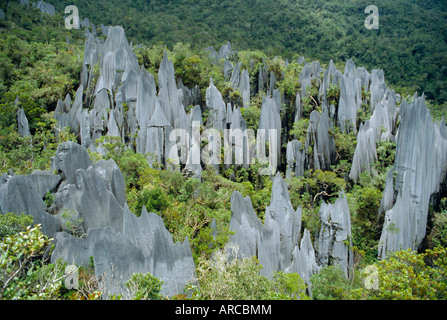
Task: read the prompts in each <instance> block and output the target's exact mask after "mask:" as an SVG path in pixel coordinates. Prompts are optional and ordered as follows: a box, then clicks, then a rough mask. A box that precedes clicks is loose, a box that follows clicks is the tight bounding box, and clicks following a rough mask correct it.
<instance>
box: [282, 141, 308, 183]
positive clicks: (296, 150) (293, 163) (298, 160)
mask: <svg viewBox="0 0 447 320" xmlns="http://www.w3.org/2000/svg"><path fill="white" fill-rule="evenodd" d="M286 156H287V171H286V178H287V179H288V178H291V177H301V176H303V175H304V162H305V154H304V148H303V147H302V143H301V141H298V140H293V141H290V142H288V143H287V151H286Z"/></svg>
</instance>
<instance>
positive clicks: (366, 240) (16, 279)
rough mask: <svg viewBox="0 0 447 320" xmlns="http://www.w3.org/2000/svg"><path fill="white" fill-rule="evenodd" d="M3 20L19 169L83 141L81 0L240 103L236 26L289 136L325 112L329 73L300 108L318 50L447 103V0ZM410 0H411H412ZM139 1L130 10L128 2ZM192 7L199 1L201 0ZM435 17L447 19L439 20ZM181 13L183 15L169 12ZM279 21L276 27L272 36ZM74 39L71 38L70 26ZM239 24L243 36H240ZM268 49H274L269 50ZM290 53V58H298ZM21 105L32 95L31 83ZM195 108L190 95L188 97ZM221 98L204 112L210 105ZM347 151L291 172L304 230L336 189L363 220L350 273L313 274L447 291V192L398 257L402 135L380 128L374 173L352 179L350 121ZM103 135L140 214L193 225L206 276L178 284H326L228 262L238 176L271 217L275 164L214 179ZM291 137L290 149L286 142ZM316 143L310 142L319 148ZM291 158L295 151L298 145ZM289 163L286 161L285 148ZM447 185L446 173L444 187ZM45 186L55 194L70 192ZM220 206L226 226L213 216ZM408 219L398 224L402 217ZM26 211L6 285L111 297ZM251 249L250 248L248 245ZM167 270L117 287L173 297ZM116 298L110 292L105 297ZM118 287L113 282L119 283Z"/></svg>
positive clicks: (12, 223)
mask: <svg viewBox="0 0 447 320" xmlns="http://www.w3.org/2000/svg"><path fill="white" fill-rule="evenodd" d="M10 3H11V5H10V6H8V9H7V10H6V8H5V6H4V5H3V4H2V5H0V6H2V9H3V10H4V11H5V13H6V19H5V20H0V48H1V50H0V61H1V63H0V171H1V172H7V171H8V170H9V169H12V170H13V172H14V173H15V174H29V173H31V172H32V171H34V170H49V169H50V163H51V157H52V156H53V155H54V154H55V151H56V148H57V146H58V145H59V143H61V142H63V141H76V140H77V138H76V137H75V136H74V135H73V134H71V133H70V130H69V129H68V128H66V129H65V130H62V131H60V130H59V129H57V127H56V125H55V124H56V121H55V118H54V109H55V107H56V103H57V100H58V99H63V98H65V96H66V95H67V94H71V95H72V96H73V93H74V90H76V89H77V87H78V85H79V74H80V71H81V61H82V58H83V57H82V54H83V44H84V37H83V33H82V30H79V31H75V30H71V31H68V30H66V29H64V28H63V27H59V22H60V21H61V19H62V13H63V8H64V6H65V5H67V4H75V5H77V6H78V7H79V10H80V14H81V19H82V18H83V17H88V18H89V19H90V20H91V21H93V22H94V23H95V24H96V25H97V26H98V25H99V24H100V23H103V24H105V25H108V24H114V25H115V24H122V25H123V26H124V28H125V30H126V35H127V36H128V37H129V40H134V43H137V42H141V43H142V44H141V45H139V46H136V45H134V46H133V50H134V52H135V54H136V56H137V58H138V61H139V63H140V64H141V65H144V67H145V68H146V69H147V70H148V71H149V72H151V73H152V74H154V76H155V78H156V77H157V71H158V68H159V66H160V63H161V61H162V57H163V54H164V51H165V50H166V51H167V53H168V56H169V58H170V59H172V61H173V63H174V67H175V72H176V76H177V77H179V78H181V79H182V82H183V83H184V84H185V85H186V86H189V87H192V86H195V85H198V86H199V87H200V89H201V93H202V100H204V99H205V92H206V88H207V87H208V85H209V81H210V78H211V77H212V78H213V81H214V84H215V85H216V87H217V88H218V90H219V91H220V92H222V94H223V96H224V98H225V99H228V100H231V101H232V102H238V105H240V99H241V98H240V93H239V92H238V91H237V90H234V89H233V88H232V87H231V86H230V84H229V82H228V79H225V77H224V75H223V73H222V70H221V66H220V65H218V64H215V63H213V61H212V59H210V58H209V56H208V52H206V51H205V50H203V48H204V47H205V46H207V45H214V46H216V48H217V47H218V46H220V45H222V44H223V43H224V42H225V41H226V40H230V41H231V43H232V44H233V46H234V47H235V48H237V50H238V52H237V53H235V54H233V55H232V56H231V57H230V61H231V62H232V63H233V64H235V63H237V62H238V61H241V63H242V68H243V69H244V68H245V69H247V70H248V71H249V73H250V80H251V82H252V83H251V85H252V87H256V86H257V80H258V78H257V77H258V73H259V70H260V68H261V67H264V62H265V64H266V65H267V66H268V70H267V71H268V72H269V73H270V72H273V73H274V74H275V75H276V77H277V80H278V82H277V88H279V89H280V92H281V94H283V95H284V107H285V108H284V110H283V111H282V112H283V113H282V118H283V123H284V134H285V140H284V141H283V142H285V143H287V141H290V140H292V139H298V140H300V141H301V142H302V143H303V144H304V142H305V137H306V132H307V128H308V126H309V115H310V113H311V112H312V110H317V111H319V112H321V108H320V106H319V103H318V101H319V91H318V89H319V88H318V86H317V85H316V84H315V83H314V84H313V85H312V86H311V87H310V88H308V89H309V90H308V92H309V95H308V96H307V97H303V100H302V106H303V115H302V117H301V119H300V121H298V122H296V123H293V119H292V118H293V117H291V116H290V114H291V113H292V112H293V111H294V103H295V95H296V92H297V91H298V90H299V89H300V86H299V82H298V77H299V74H300V72H301V70H302V65H299V64H298V63H297V58H298V57H299V56H301V55H303V56H305V57H306V58H307V60H308V61H311V60H309V57H310V58H311V59H315V60H317V59H318V60H320V61H321V62H322V68H323V69H325V68H326V67H327V62H328V61H329V59H333V60H334V61H335V63H336V65H337V67H338V68H339V69H340V70H341V71H343V65H342V64H343V63H344V62H345V61H346V60H347V59H348V58H351V57H353V58H354V59H355V62H356V64H357V65H364V66H365V67H367V68H368V69H369V70H371V69H373V68H383V69H384V70H385V75H386V79H387V80H388V81H389V82H390V83H391V84H392V86H393V87H394V88H395V89H396V92H397V93H400V94H401V95H402V97H403V98H407V97H408V96H409V95H412V94H413V92H414V90H419V91H421V90H424V91H425V92H426V93H427V95H428V97H429V98H430V99H431V100H432V101H431V102H430V104H429V107H430V109H431V111H432V115H433V116H434V117H436V118H441V117H442V116H445V115H447V113H446V112H447V106H446V101H447V93H446V91H445V87H446V76H447V68H446V67H445V65H447V63H446V62H447V61H446V55H445V54H444V53H443V52H447V50H446V47H445V46H446V44H445V41H442V40H445V35H446V32H445V26H446V25H447V24H446V23H442V21H445V20H446V15H445V12H446V8H445V4H444V3H441V2H436V1H424V2H423V1H412V2H410V3H407V2H405V3H404V2H403V0H399V1H393V2H391V1H385V0H380V1H377V3H376V5H377V6H378V7H379V8H380V9H381V13H380V14H381V17H380V19H381V20H380V28H379V30H376V31H374V30H373V31H368V30H366V29H365V28H364V27H363V21H364V19H365V17H366V15H365V14H364V13H363V10H364V8H365V7H366V5H367V4H369V3H367V2H366V1H363V0H361V1H355V2H354V1H341V0H336V1H322V0H321V1H320V0H319V1H288V0H284V1H267V0H257V1H242V0H236V1H214V2H213V3H209V1H206V2H205V1H204V0H198V1H195V2H194V3H195V5H194V6H191V1H187V0H182V1H167V0H153V1H143V0H139V1H130V0H121V1H116V0H110V1H85V0H70V1H69V2H68V1H59V2H57V3H55V5H56V8H57V11H58V13H57V14H56V16H55V17H49V16H46V15H42V14H40V13H39V12H38V11H37V10H35V9H33V8H29V10H28V9H27V10H23V8H22V7H20V6H19V5H18V4H17V3H16V2H13V1H10ZM404 4H405V5H404ZM124 7H125V8H126V10H123V8H124ZM185 8H187V9H185ZM427 17H430V20H436V21H440V22H439V23H436V24H428V23H425V21H426V20H427ZM166 21H168V22H169V23H166ZM272 35H274V36H272ZM67 37H68V38H69V42H70V43H69V44H68V43H67V42H66V38H67ZM228 37H229V39H227V38H228ZM260 49H261V50H262V51H259V50H260ZM286 57H287V58H288V60H289V62H290V63H289V64H288V66H287V67H285V60H286ZM264 95H265V92H262V91H261V92H259V93H257V94H255V95H253V96H252V97H251V104H250V106H247V107H246V108H241V113H242V116H243V118H244V119H245V120H246V122H247V127H248V128H250V129H252V130H254V131H256V130H257V129H258V126H259V119H260V111H261V105H262V99H263V97H264ZM339 95H340V90H339V88H338V87H336V86H333V87H331V88H330V89H329V91H328V93H327V98H328V101H329V102H330V103H333V104H334V105H337V104H338V100H339ZM17 97H18V104H17V105H16V98H17ZM185 107H186V108H188V107H190V106H185ZM20 108H24V111H25V113H26V116H27V118H28V120H29V124H30V129H31V136H29V137H21V136H20V135H19V134H18V132H17V124H16V114H17V111H18V109H20ZM206 112H207V111H206V110H205V111H204V118H206ZM370 116H371V115H370V112H369V110H368V108H362V109H360V110H359V119H360V120H359V121H365V120H367V119H368V118H369V117H370ZM330 134H331V135H332V137H333V138H334V140H335V146H336V163H335V164H334V165H333V166H332V167H331V168H330V170H327V171H322V170H307V171H306V172H305V173H304V175H303V176H302V177H298V178H295V177H294V178H291V179H288V180H287V183H288V188H289V192H290V200H291V203H292V206H293V207H294V208H295V209H296V208H297V207H298V206H301V208H302V229H303V230H304V228H307V229H308V230H310V231H311V235H312V237H314V235H315V234H316V232H318V230H319V227H320V217H319V208H320V206H321V203H322V201H325V202H327V203H328V202H329V203H332V202H334V201H335V200H336V199H337V198H338V195H339V192H341V191H343V192H345V194H346V197H347V199H348V203H349V207H350V213H351V219H352V221H351V223H352V238H351V240H352V247H351V249H352V250H353V251H354V252H355V270H353V271H352V274H350V277H349V278H347V277H346V276H345V275H344V274H343V272H342V271H340V270H339V269H338V268H337V267H334V266H329V267H326V268H323V269H322V270H321V271H320V272H319V273H318V274H316V275H314V277H313V278H312V281H311V282H312V288H311V289H312V298H313V299H445V298H446V292H447V288H446V286H447V276H446V270H447V265H446V249H445V248H446V247H447V242H446V239H447V238H446V235H447V202H446V198H445V191H442V192H444V193H442V192H441V194H440V195H439V198H440V200H439V201H436V202H439V205H437V206H434V207H431V209H430V215H429V225H428V230H427V231H428V237H427V242H428V245H427V247H429V248H431V250H426V251H424V250H421V252H419V253H416V252H410V251H400V252H396V253H395V254H394V255H393V256H391V257H389V258H388V259H386V260H382V261H377V247H378V241H379V237H380V230H381V228H382V224H383V222H382V221H381V220H380V219H379V218H378V216H377V213H378V209H379V206H380V200H381V198H382V192H383V190H384V187H385V179H386V174H387V172H388V170H390V169H391V168H392V166H393V164H394V158H395V153H396V145H395V143H393V142H391V141H380V142H378V143H377V146H376V147H377V155H378V160H377V161H376V162H375V163H374V164H373V165H372V170H371V172H370V173H363V174H361V175H360V177H359V179H358V182H357V183H353V181H351V180H350V179H349V178H348V175H349V172H350V169H351V168H350V166H351V165H350V164H351V162H352V158H353V155H354V151H355V147H356V135H355V134H354V133H352V132H351V133H342V132H341V130H340V128H338V127H336V126H334V127H332V128H331V131H330ZM100 143H102V144H103V146H104V147H105V149H106V150H107V153H106V154H105V155H99V154H95V153H91V154H90V156H91V158H92V161H93V162H94V161H97V160H100V159H105V160H108V159H113V160H114V161H115V162H116V163H117V165H118V167H119V168H120V170H121V172H122V173H123V176H124V179H125V184H126V186H125V187H126V189H125V192H126V199H127V204H128V205H129V208H130V210H131V211H132V212H134V213H135V214H136V215H137V216H139V215H141V213H142V210H143V207H145V208H146V210H147V211H148V212H154V213H156V214H158V215H159V216H160V217H161V218H162V219H163V221H164V223H165V226H166V228H167V229H168V230H169V231H170V232H171V234H172V236H173V239H174V241H184V240H185V239H186V238H188V239H189V243H190V245H191V249H192V253H193V258H194V262H195V263H196V266H197V280H196V281H195V282H192V283H191V284H190V286H189V287H188V292H186V294H185V295H179V296H177V297H174V298H178V299H187V298H192V299H218V298H219V299H230V298H231V299H308V298H309V296H308V295H307V294H306V292H307V293H308V292H309V289H310V288H307V287H306V284H305V283H304V281H303V280H302V279H301V278H300V277H299V275H297V274H284V273H278V274H276V275H274V276H273V277H272V278H271V279H269V278H266V277H264V276H261V275H260V271H261V270H262V266H260V265H259V262H258V261H257V260H256V259H254V258H253V257H245V259H241V260H232V261H228V260H227V257H228V254H229V252H228V251H225V249H224V248H225V245H226V244H227V242H228V240H229V238H230V236H231V232H230V230H229V221H230V217H231V204H230V199H231V195H232V193H233V192H234V191H235V190H237V191H239V192H241V194H242V195H243V196H244V197H245V196H250V198H251V201H252V204H253V208H254V210H255V212H256V214H257V215H258V217H259V218H260V219H261V221H263V220H264V213H265V209H266V207H267V206H268V205H269V204H270V198H271V189H272V180H271V179H270V178H269V177H267V176H259V175H258V169H259V167H260V164H259V163H256V164H254V165H252V166H250V168H248V169H244V168H235V167H234V166H233V167H230V168H226V167H224V166H221V167H220V168H219V169H220V170H219V171H220V172H221V174H219V175H218V174H216V172H215V170H214V168H212V167H208V168H204V171H203V172H202V179H201V181H199V180H196V179H193V178H188V177H187V176H184V175H183V174H182V172H177V171H170V170H167V169H166V168H164V167H163V165H162V164H159V163H154V165H153V166H152V167H150V166H149V163H148V161H147V159H148V157H150V156H151V155H143V154H138V153H135V151H134V150H131V149H126V148H125V146H124V144H123V143H122V141H121V140H120V139H119V138H113V137H106V138H103V140H102V141H100ZM284 148H285V147H284V146H283V151H284ZM311 151H312V150H306V153H307V154H310V153H311ZM282 160H283V161H284V159H282ZM281 165H282V166H283V167H284V163H281ZM444 189H445V188H444ZM44 201H45V203H46V205H47V207H49V206H51V204H52V202H53V201H54V196H52V194H51V193H48V194H47V195H46V196H45V198H44ZM63 218H64V219H65V220H66V221H65V224H64V227H65V228H66V229H67V230H70V231H71V232H72V233H74V234H76V235H78V236H81V234H80V231H81V230H80V228H79V225H80V224H81V223H82V220H81V219H80V218H79V217H77V216H75V215H74V214H73V212H65V213H64V215H63ZM213 221H215V222H216V229H214V228H212V223H213ZM394 227H395V226H394ZM50 240H51V239H47V238H46V237H45V236H43V234H42V233H41V231H40V228H39V226H34V225H33V221H32V218H31V217H29V216H25V215H15V214H8V213H7V214H2V215H0V250H1V251H0V259H1V260H0V298H2V299H79V300H84V299H86V300H89V299H99V298H101V297H102V294H105V292H106V290H105V289H104V288H103V287H101V284H100V283H99V279H97V278H96V276H95V274H94V265H93V261H91V265H90V266H89V267H88V268H85V267H80V268H79V288H78V289H70V290H68V289H66V288H65V286H64V285H63V279H64V278H65V276H66V274H65V272H64V270H65V267H66V266H65V264H64V263H62V262H58V263H54V264H52V263H49V262H48V255H46V254H45V253H46V252H48V250H50V249H51V248H50V243H51V241H50ZM235 250H236V249H235ZM367 266H374V267H375V268H376V269H377V277H378V289H371V290H370V289H367V288H366V287H365V281H367V279H368V277H369V276H371V274H370V273H368V272H364V270H365V267H367ZM160 286H161V282H160V280H159V279H157V278H155V277H154V276H153V275H151V274H135V275H133V276H132V277H131V279H130V280H129V281H128V282H127V283H126V288H127V289H128V296H119V297H117V296H115V297H111V298H114V299H127V298H129V299H164V297H162V296H161V295H160ZM102 298H105V297H102ZM107 298H110V297H107Z"/></svg>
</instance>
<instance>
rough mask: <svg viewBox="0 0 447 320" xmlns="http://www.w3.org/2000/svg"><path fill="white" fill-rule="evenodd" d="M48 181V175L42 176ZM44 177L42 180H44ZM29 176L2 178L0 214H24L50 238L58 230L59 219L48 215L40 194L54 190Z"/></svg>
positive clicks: (50, 176) (50, 177) (51, 186)
mask: <svg viewBox="0 0 447 320" xmlns="http://www.w3.org/2000/svg"><path fill="white" fill-rule="evenodd" d="M44 175H45V176H46V177H47V178H48V180H50V179H52V175H51V174H50V173H48V174H44ZM46 177H44V179H45V178H46ZM34 178H35V177H30V176H19V175H13V176H8V175H6V174H4V175H3V176H2V184H1V185H0V214H5V213H16V214H20V213H22V212H23V213H25V214H28V215H31V216H33V218H34V223H36V224H41V225H42V231H43V232H44V234H46V235H48V236H52V235H53V234H54V233H55V232H57V231H59V230H60V223H59V219H58V217H56V216H53V215H51V214H49V213H48V212H47V211H46V210H47V206H46V205H45V203H44V201H43V197H42V194H46V193H47V192H48V191H51V189H53V188H54V186H53V185H52V184H48V185H46V184H45V183H38V182H36V181H35V179H34Z"/></svg>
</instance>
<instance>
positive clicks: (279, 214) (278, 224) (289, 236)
mask: <svg viewBox="0 0 447 320" xmlns="http://www.w3.org/2000/svg"><path fill="white" fill-rule="evenodd" d="M265 226H266V227H267V228H271V229H273V230H275V229H277V230H279V236H280V254H279V259H280V260H279V266H278V267H279V270H284V269H285V268H286V267H288V266H289V265H290V263H291V261H292V252H293V250H294V248H295V247H296V246H298V243H299V239H300V233H301V232H300V230H301V207H298V209H297V210H296V211H295V210H294V209H293V207H292V204H291V202H290V197H289V191H288V189H287V185H286V183H285V181H284V180H283V179H282V177H281V174H280V173H279V172H278V173H277V174H276V176H275V179H274V180H273V186H272V196H271V199H270V205H269V206H268V207H267V208H266V210H265ZM277 271H278V270H277Z"/></svg>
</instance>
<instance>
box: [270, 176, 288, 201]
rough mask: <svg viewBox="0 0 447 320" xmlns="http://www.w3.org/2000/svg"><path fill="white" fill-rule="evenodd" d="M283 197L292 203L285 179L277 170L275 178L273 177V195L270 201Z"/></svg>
mask: <svg viewBox="0 0 447 320" xmlns="http://www.w3.org/2000/svg"><path fill="white" fill-rule="evenodd" d="M275 199H276V200H278V199H282V200H285V201H286V202H288V203H290V196H289V189H288V187H287V184H286V182H285V180H284V179H283V178H282V176H281V172H279V171H278V172H277V173H276V175H275V178H274V179H273V187H272V197H271V200H270V202H271V203H273V201H274V200H275Z"/></svg>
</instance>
